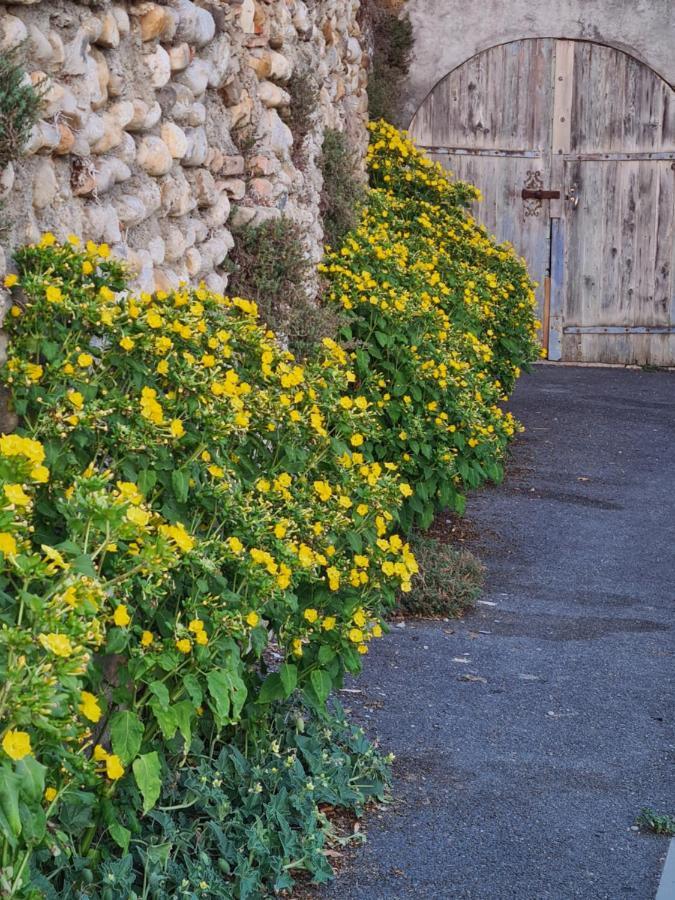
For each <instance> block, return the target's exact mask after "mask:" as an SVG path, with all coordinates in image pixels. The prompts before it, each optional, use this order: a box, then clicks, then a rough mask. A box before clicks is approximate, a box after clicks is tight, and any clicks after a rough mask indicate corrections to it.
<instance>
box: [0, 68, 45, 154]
mask: <svg viewBox="0 0 675 900" xmlns="http://www.w3.org/2000/svg"><path fill="white" fill-rule="evenodd" d="M40 103H41V92H40V89H39V87H38V89H36V88H35V87H34V86H33V85H32V84H31V83H30V81H27V79H26V73H25V71H24V70H23V68H22V67H21V66H20V65H19V63H18V62H17V59H16V54H15V53H10V54H7V53H0V171H1V170H2V169H4V167H5V166H6V165H7V163H9V162H11V161H12V160H15V159H18V158H19V157H20V156H21V154H22V153H23V148H24V147H25V145H26V142H27V141H28V138H29V136H30V132H31V129H32V128H33V125H35V123H36V122H37V120H38V118H39V112H40Z"/></svg>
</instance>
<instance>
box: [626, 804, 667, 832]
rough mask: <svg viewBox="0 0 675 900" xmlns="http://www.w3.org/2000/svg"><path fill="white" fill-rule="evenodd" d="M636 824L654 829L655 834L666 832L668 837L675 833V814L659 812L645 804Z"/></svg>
mask: <svg viewBox="0 0 675 900" xmlns="http://www.w3.org/2000/svg"><path fill="white" fill-rule="evenodd" d="M635 824H636V825H639V826H640V828H644V829H645V830H647V831H653V832H654V834H664V835H667V836H668V837H672V836H674V835H675V816H669V815H667V814H666V813H657V812H655V811H654V810H653V809H650V808H649V807H648V806H645V807H644V809H643V810H642V811H641V812H640V815H639V816H638V817H637V819H636V820H635Z"/></svg>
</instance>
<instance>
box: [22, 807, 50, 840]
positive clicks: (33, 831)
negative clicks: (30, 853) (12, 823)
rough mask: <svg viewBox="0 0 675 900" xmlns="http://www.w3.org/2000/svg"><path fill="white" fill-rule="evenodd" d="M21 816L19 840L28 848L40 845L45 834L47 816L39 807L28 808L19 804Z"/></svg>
mask: <svg viewBox="0 0 675 900" xmlns="http://www.w3.org/2000/svg"><path fill="white" fill-rule="evenodd" d="M19 813H20V815H21V824H22V832H21V840H22V842H25V843H26V844H28V846H29V847H35V846H37V845H38V844H41V843H42V841H43V840H44V836H45V834H46V833H47V816H46V815H45V811H44V809H42V807H41V806H32V807H30V808H29V807H28V806H26V804H25V803H20V804H19Z"/></svg>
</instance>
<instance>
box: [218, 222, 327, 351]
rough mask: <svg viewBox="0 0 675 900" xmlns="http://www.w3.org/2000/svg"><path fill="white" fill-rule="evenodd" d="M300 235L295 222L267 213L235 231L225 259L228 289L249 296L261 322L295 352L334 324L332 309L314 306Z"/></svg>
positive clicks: (306, 347) (309, 266) (308, 263)
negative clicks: (267, 218) (262, 219)
mask: <svg viewBox="0 0 675 900" xmlns="http://www.w3.org/2000/svg"><path fill="white" fill-rule="evenodd" d="M302 238H303V232H302V228H301V227H300V226H299V225H298V224H297V223H296V222H293V221H292V220H291V219H289V218H286V217H283V216H282V217H281V218H279V219H272V220H270V221H268V222H263V223H262V224H260V225H256V226H252V227H248V228H245V229H243V230H242V231H241V232H239V234H238V235H237V241H236V244H235V246H234V248H233V250H232V252H231V253H230V256H229V257H228V258H227V261H226V268H229V271H230V273H231V274H230V282H229V285H228V291H229V293H230V294H233V295H236V296H239V297H247V298H250V299H251V300H254V301H255V302H256V303H257V304H258V309H259V310H260V315H261V316H262V318H263V319H264V321H265V322H266V324H267V325H269V327H270V328H272V329H273V330H274V331H279V332H280V333H282V334H283V335H285V337H286V338H287V340H288V344H289V347H290V348H291V350H293V351H294V352H295V353H297V354H299V355H300V356H304V355H306V354H307V353H308V352H309V351H310V349H311V347H312V346H313V345H314V344H315V343H316V342H317V341H318V340H319V339H320V338H322V337H326V336H331V335H334V334H335V333H336V332H337V329H338V327H339V316H337V315H336V313H335V310H334V309H333V308H330V309H325V308H324V307H322V306H319V305H318V304H317V303H316V302H315V301H314V298H313V297H312V295H311V291H310V283H311V282H310V279H311V275H312V272H313V265H312V262H311V261H310V260H309V258H308V256H307V253H306V250H305V246H304V244H303V239H302Z"/></svg>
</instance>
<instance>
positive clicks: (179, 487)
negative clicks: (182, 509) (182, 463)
mask: <svg viewBox="0 0 675 900" xmlns="http://www.w3.org/2000/svg"><path fill="white" fill-rule="evenodd" d="M171 487H172V488H173V492H174V494H175V495H176V500H178V502H179V503H185V501H186V500H187V497H188V491H189V488H190V476H189V475H188V473H187V472H184V471H182V470H181V469H174V471H173V472H172V473H171Z"/></svg>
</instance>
